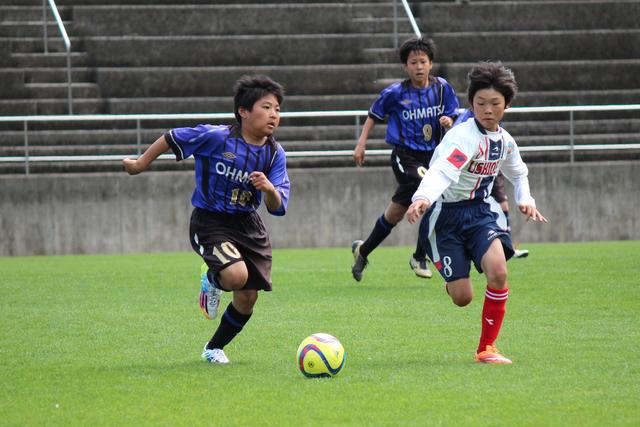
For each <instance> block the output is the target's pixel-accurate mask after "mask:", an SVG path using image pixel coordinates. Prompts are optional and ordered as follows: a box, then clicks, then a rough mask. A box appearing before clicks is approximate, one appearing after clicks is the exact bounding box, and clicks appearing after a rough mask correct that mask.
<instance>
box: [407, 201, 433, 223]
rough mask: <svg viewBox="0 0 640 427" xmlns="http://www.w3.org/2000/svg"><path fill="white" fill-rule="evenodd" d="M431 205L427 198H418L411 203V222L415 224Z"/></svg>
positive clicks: (409, 218)
mask: <svg viewBox="0 0 640 427" xmlns="http://www.w3.org/2000/svg"><path fill="white" fill-rule="evenodd" d="M429 206H431V203H429V201H428V200H425V199H418V200H416V201H415V202H413V203H411V206H409V209H408V210H407V220H408V221H409V224H414V223H415V222H416V221H417V220H418V219H419V218H420V217H421V216H422V215H423V214H424V213H425V212H426V211H427V209H429Z"/></svg>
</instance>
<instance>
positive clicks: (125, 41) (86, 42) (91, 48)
mask: <svg viewBox="0 0 640 427" xmlns="http://www.w3.org/2000/svg"><path fill="white" fill-rule="evenodd" d="M25 43H26V42H25ZM392 45H393V37H392V35H390V34H300V35H296V36H295V37H292V36H290V35H263V36H260V37H255V36H237V35H236V36H140V37H138V36H136V37H132V36H126V37H86V38H84V39H83V41H82V46H81V47H76V48H74V49H75V50H79V49H82V50H84V51H86V52H87V53H88V55H89V56H90V58H91V63H92V64H94V65H95V66H98V67H105V66H108V67H144V66H153V67H159V66H163V67H165V66H180V67H187V66H218V67H219V66H233V65H235V66H239V65H246V66H259V65H308V64H313V65H320V64H322V65H326V64H349V63H364V62H365V57H364V55H363V50H364V49H367V48H373V47H376V46H387V47H392ZM39 46H41V42H38V41H36V40H32V41H31V42H29V43H28V44H23V45H20V46H17V47H15V49H16V50H15V51H29V52H33V51H37V47H39ZM135 52H137V53H138V54H136V53H135ZM238 52H243V54H242V55H238V54H237V53H238Z"/></svg>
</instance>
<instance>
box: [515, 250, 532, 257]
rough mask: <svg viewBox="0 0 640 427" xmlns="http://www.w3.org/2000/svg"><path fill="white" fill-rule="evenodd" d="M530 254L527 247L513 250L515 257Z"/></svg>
mask: <svg viewBox="0 0 640 427" xmlns="http://www.w3.org/2000/svg"><path fill="white" fill-rule="evenodd" d="M528 256H529V251H528V250H527V249H515V250H514V252H513V257H514V258H526V257H528Z"/></svg>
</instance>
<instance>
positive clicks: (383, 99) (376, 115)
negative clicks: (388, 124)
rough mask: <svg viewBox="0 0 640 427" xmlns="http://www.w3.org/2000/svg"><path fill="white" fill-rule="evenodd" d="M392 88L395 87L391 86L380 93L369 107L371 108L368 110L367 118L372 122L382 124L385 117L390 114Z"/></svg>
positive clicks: (392, 95)
mask: <svg viewBox="0 0 640 427" xmlns="http://www.w3.org/2000/svg"><path fill="white" fill-rule="evenodd" d="M394 86H395V85H391V86H389V87H387V88H385V89H384V90H383V91H382V92H380V96H379V97H378V99H376V100H375V101H374V103H373V104H372V105H371V108H370V109H369V117H371V118H372V119H373V120H374V121H376V122H378V123H383V122H384V121H385V118H386V117H387V115H389V113H390V112H391V108H392V105H393V99H394V92H393V88H394Z"/></svg>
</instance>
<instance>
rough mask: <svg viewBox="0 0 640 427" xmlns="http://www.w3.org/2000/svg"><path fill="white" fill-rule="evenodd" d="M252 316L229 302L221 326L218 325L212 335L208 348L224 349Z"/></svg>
mask: <svg viewBox="0 0 640 427" xmlns="http://www.w3.org/2000/svg"><path fill="white" fill-rule="evenodd" d="M250 318H251V315H250V314H242V313H240V312H239V311H238V310H236V309H235V307H234V306H233V303H229V305H228V306H227V309H226V310H225V311H224V313H223V314H222V319H220V326H218V329H216V332H215V334H213V337H211V340H210V341H209V342H208V343H207V350H211V349H214V348H219V349H223V348H224V346H225V345H227V344H229V343H230V342H231V340H233V339H234V338H235V336H236V335H238V334H239V333H240V331H241V330H242V328H243V327H244V325H246V324H247V322H248V321H249V319H250Z"/></svg>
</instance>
